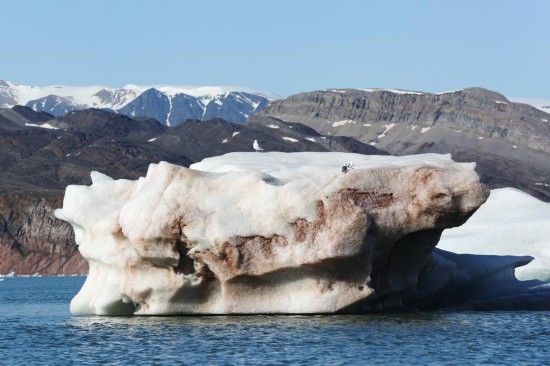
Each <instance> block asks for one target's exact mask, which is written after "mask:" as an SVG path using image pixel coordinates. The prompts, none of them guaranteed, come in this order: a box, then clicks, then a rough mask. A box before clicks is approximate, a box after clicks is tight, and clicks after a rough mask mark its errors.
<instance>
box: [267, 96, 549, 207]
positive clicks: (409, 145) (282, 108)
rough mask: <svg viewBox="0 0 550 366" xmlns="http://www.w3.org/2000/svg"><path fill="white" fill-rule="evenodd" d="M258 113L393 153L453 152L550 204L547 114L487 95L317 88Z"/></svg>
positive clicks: (500, 182) (495, 180) (499, 183)
mask: <svg viewBox="0 0 550 366" xmlns="http://www.w3.org/2000/svg"><path fill="white" fill-rule="evenodd" d="M261 116H265V117H271V118H279V119H281V120H284V121H287V122H299V123H302V124H305V125H307V126H309V127H311V128H313V129H315V130H317V131H318V132H319V133H321V134H326V135H339V136H349V137H352V138H355V139H357V140H359V141H361V142H363V143H367V144H370V145H373V146H377V147H380V148H381V149H383V150H385V151H388V152H389V153H391V154H394V155H407V154H417V153H425V152H437V153H451V154H452V155H453V158H454V159H455V160H458V161H475V162H477V164H478V171H479V172H480V173H481V174H482V176H483V179H484V181H485V182H486V183H488V184H489V186H490V187H491V188H499V187H507V186H509V187H516V188H519V189H522V190H524V191H526V192H529V193H531V194H533V195H535V196H536V197H538V198H541V199H544V200H546V201H548V200H550V114H548V113H545V112H543V111H541V110H539V109H536V108H535V107H533V106H531V105H527V104H521V103H514V102H512V101H510V100H508V99H507V98H506V97H505V96H503V95H502V94H499V93H496V92H493V91H490V90H486V89H482V88H468V89H464V90H459V91H455V92H448V93H441V94H431V93H422V92H407V91H401V90H376V89H367V90H357V89H331V90H320V91H314V92H309V93H300V94H296V95H293V96H290V97H288V98H286V99H283V100H278V101H274V102H272V103H271V104H270V105H269V106H268V107H266V108H265V109H264V110H263V111H262V112H261V113H260V114H259V115H258V117H257V118H259V117H261Z"/></svg>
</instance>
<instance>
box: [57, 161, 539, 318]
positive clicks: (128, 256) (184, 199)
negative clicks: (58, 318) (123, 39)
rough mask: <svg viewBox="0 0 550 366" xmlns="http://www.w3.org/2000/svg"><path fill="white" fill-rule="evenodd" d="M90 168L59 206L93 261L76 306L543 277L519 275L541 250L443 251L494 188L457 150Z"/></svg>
mask: <svg viewBox="0 0 550 366" xmlns="http://www.w3.org/2000/svg"><path fill="white" fill-rule="evenodd" d="M349 161H353V162H354V169H352V170H349V171H347V172H346V173H343V172H342V166H343V165H345V164H346V163H347V162H349ZM91 177H92V185H91V186H68V187H67V189H66V193H65V198H64V202H63V208H61V209H58V210H56V212H55V214H56V216H57V217H58V218H59V219H62V220H65V221H67V222H69V223H70V224H71V225H72V226H73V228H74V232H75V240H76V242H77V244H78V245H79V250H80V252H81V253H82V255H83V256H84V258H85V259H86V260H87V261H88V262H89V265H90V272H89V275H88V277H87V279H86V282H85V283H84V285H83V287H82V289H81V290H80V291H79V293H78V294H77V295H76V296H75V297H74V299H73V300H72V301H71V312H72V313H74V314H99V315H130V314H136V315H173V314H257V313H263V314H312V313H364V312H372V311H387V310H414V309H431V308H445V307H452V306H456V305H460V304H463V303H473V302H475V301H480V300H483V299H484V296H483V294H482V293H481V295H480V291H481V290H480V291H474V290H472V289H473V288H479V289H482V288H484V287H485V288H494V289H496V288H497V287H498V288H501V289H506V291H493V292H491V293H490V294H489V295H490V297H491V298H493V297H494V296H500V297H502V296H512V295H514V294H521V293H526V292H529V294H530V295H529V296H531V295H532V294H533V292H532V289H533V288H536V287H538V288H541V286H543V287H544V284H542V283H540V282H539V281H535V282H529V283H524V282H521V281H518V280H517V279H516V278H515V277H514V276H513V269H514V268H516V267H518V266H521V265H524V264H526V263H527V262H529V261H530V259H531V258H530V257H521V258H515V257H510V258H505V259H501V258H497V259H494V258H485V257H480V256H467V255H466V256H465V255H459V254H453V253H447V252H445V251H443V250H438V249H436V250H435V251H434V249H433V248H434V247H435V245H436V244H437V243H438V241H439V239H440V236H441V233H442V232H443V230H445V229H448V228H451V227H456V226H459V225H461V224H463V223H464V222H466V220H467V219H468V218H469V217H470V216H471V215H472V214H473V213H474V212H475V211H476V210H477V209H478V208H479V207H480V206H481V205H482V204H483V203H484V202H485V201H486V200H487V197H488V195H489V192H488V191H487V190H486V188H485V187H484V186H483V185H482V184H481V183H480V181H479V176H478V175H477V173H476V172H475V164H473V163H457V162H454V161H453V160H452V159H451V156H450V155H440V154H424V155H414V156H401V157H392V156H367V155H359V154H349V153H276V152H268V153H257V152H253V153H231V154H226V155H223V156H219V157H214V158H208V159H205V160H203V161H202V162H199V163H196V164H194V165H192V166H191V167H190V168H189V169H188V168H183V167H179V166H175V165H172V164H169V163H166V162H161V163H159V164H151V165H150V167H149V169H148V172H147V174H146V176H145V177H142V178H140V179H138V180H136V181H131V180H113V179H111V178H110V177H108V176H106V175H103V174H101V173H98V172H92V174H91ZM479 279H482V281H481V282H479ZM478 283H479V284H480V286H478V287H476V286H477V284H478ZM491 283H498V284H499V286H494V285H491ZM472 284H473V285H472ZM510 284H513V285H514V286H509V285H510ZM512 289H519V290H518V291H517V292H515V293H511V291H512ZM537 291H539V290H537ZM541 291H542V293H543V297H544V296H546V295H545V294H547V293H549V292H548V291H546V290H545V289H544V288H543V289H542V290H541ZM481 292H482V291H481ZM539 292H540V291H539ZM460 294H462V295H460ZM535 297H536V298H537V299H540V298H541V297H540V296H538V297H537V296H535ZM511 301H512V302H514V301H513V300H511ZM514 303H517V301H516V302H514Z"/></svg>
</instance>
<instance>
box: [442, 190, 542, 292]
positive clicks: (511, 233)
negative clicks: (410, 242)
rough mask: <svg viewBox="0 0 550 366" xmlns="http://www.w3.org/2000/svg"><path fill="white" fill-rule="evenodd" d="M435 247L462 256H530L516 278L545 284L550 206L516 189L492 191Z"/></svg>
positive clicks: (517, 271)
mask: <svg viewBox="0 0 550 366" xmlns="http://www.w3.org/2000/svg"><path fill="white" fill-rule="evenodd" d="M437 247H438V248H441V249H444V250H447V251H451V252H455V253H462V254H483V255H515V256H531V257H533V258H534V259H533V261H531V262H530V263H528V264H526V265H525V266H522V267H519V268H517V270H516V277H517V278H518V279H521V280H532V279H539V280H543V281H546V282H548V281H550V203H548V202H542V201H540V200H538V199H536V198H534V197H532V196H530V195H529V194H527V193H525V192H523V191H520V190H518V189H514V188H500V189H494V190H492V191H491V193H490V196H489V199H488V200H487V202H486V203H485V204H484V205H483V206H481V207H480V208H479V210H477V211H476V213H474V215H473V216H472V217H471V218H470V219H469V220H468V221H467V222H466V223H465V224H464V225H462V226H460V227H456V228H452V229H448V230H445V231H444V232H443V235H442V236H441V240H440V242H439V244H438V245H437Z"/></svg>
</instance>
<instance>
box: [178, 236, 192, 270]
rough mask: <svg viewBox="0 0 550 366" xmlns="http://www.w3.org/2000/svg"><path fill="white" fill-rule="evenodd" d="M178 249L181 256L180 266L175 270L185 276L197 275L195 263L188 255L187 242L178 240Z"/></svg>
mask: <svg viewBox="0 0 550 366" xmlns="http://www.w3.org/2000/svg"><path fill="white" fill-rule="evenodd" d="M176 248H177V249H178V253H179V254H180V259H179V261H178V265H177V267H176V268H175V271H176V273H183V274H184V275H188V274H191V273H195V262H194V261H193V259H191V258H189V256H188V255H187V253H188V249H187V246H186V245H185V242H183V241H181V240H178V241H177V242H176Z"/></svg>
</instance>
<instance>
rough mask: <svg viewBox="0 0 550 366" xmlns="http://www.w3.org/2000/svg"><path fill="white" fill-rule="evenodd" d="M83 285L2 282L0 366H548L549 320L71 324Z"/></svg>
mask: <svg viewBox="0 0 550 366" xmlns="http://www.w3.org/2000/svg"><path fill="white" fill-rule="evenodd" d="M83 282H84V278H82V277H56V278H7V279H5V280H4V281H2V282H0V364H2V365H15V364H33V365H37V364H38V365H40V364H60V365H70V364H79V365H80V364H105V363H108V364H133V365H137V364H139V365H141V364H188V365H203V364H214V365H220V364H221V365H248V364H298V365H312V364H330V365H350V364H358V365H364V364H391V365H393V364H416V365H419V364H422V365H424V364H460V365H463V364H518V363H521V364H534V365H537V364H538V365H541V364H549V363H550V312H463V313H445V312H437V313H420V314H403V315H368V316H245V317H233V316H216V317H122V318H121V317H96V316H89V317H74V316H71V314H70V313H69V301H70V299H71V298H72V296H73V295H74V294H75V293H76V292H77V291H78V289H79V288H80V286H81V285H82V283H83Z"/></svg>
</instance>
